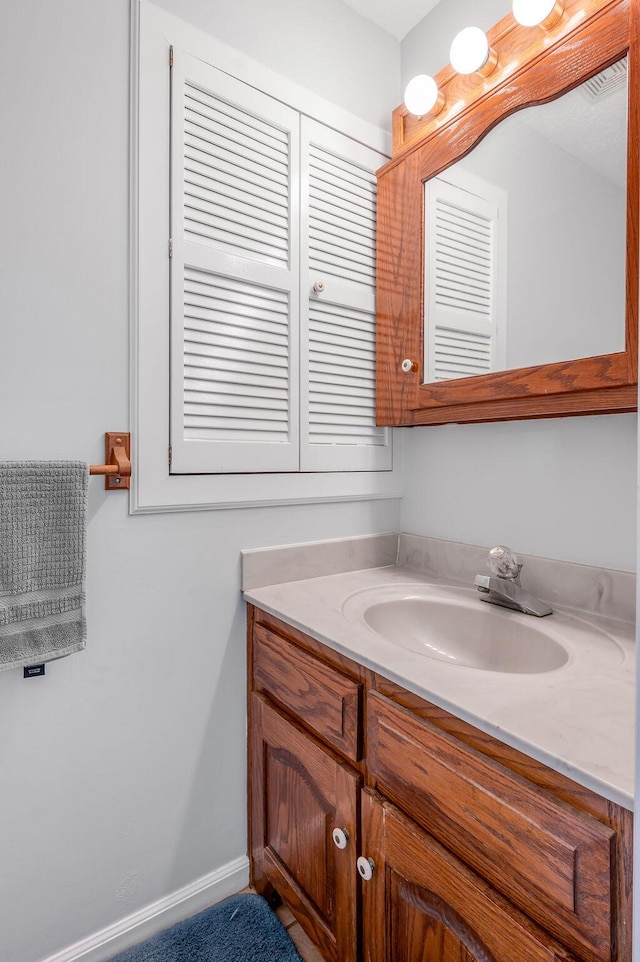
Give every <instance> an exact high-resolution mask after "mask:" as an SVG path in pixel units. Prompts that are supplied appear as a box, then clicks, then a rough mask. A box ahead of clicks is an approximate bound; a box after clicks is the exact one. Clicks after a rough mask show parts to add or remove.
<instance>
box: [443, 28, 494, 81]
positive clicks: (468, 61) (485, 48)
mask: <svg viewBox="0 0 640 962" xmlns="http://www.w3.org/2000/svg"><path fill="white" fill-rule="evenodd" d="M449 58H450V60H451V66H452V67H453V69H454V70H455V71H457V73H461V74H469V73H481V74H483V75H484V76H485V77H486V76H488V75H489V74H490V73H491V72H492V70H493V69H494V68H495V66H496V64H497V62H498V55H497V54H496V52H495V50H492V49H491V47H490V46H489V41H488V40H487V35H486V34H485V32H484V31H483V30H481V29H480V27H465V28H464V30H461V31H460V33H459V34H457V36H455V37H454V38H453V43H452V44H451V50H450V51H449Z"/></svg>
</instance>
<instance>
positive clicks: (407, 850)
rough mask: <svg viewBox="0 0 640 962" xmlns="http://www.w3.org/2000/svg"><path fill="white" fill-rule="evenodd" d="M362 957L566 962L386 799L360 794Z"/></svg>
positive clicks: (374, 960) (403, 961)
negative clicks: (367, 863) (367, 868)
mask: <svg viewBox="0 0 640 962" xmlns="http://www.w3.org/2000/svg"><path fill="white" fill-rule="evenodd" d="M362 851H363V856H365V857H366V858H370V859H373V862H374V865H375V868H374V871H373V875H372V877H371V879H370V881H366V882H364V883H363V903H362V904H363V949H364V952H363V958H364V960H365V962H524V960H527V962H560V960H562V962H568V960H569V959H573V956H571V955H570V954H569V953H568V952H567V951H566V950H565V949H563V948H562V947H561V946H559V945H557V944H556V943H554V942H553V941H552V940H551V939H550V938H549V937H548V936H547V935H545V934H544V933H543V932H542V931H541V930H539V929H538V928H537V926H536V925H535V924H534V923H533V922H531V921H530V920H529V919H528V918H527V917H526V916H525V915H523V914H522V913H521V912H519V911H518V910H517V909H515V908H514V907H513V906H511V905H510V904H509V903H508V902H507V901H506V900H505V899H503V898H502V896H500V895H498V893H497V892H495V891H494V890H493V889H492V888H491V887H490V886H489V885H487V884H486V883H485V882H483V881H482V879H480V878H479V876H476V875H475V874H474V873H473V872H471V871H470V870H469V869H468V868H467V867H466V866H464V865H463V864H462V862H459V861H458V860H457V859H456V858H455V856H453V855H452V854H451V853H450V852H448V851H447V849H445V848H443V847H442V846H441V845H440V844H439V843H438V842H436V841H435V839H433V838H431V836H429V835H427V834H426V833H425V832H422V831H421V830H420V829H418V828H417V827H416V826H415V825H414V824H413V823H412V822H410V821H409V820H408V819H406V818H405V817H404V816H403V815H401V813H400V812H398V811H397V809H394V808H393V806H392V805H390V804H389V803H388V802H382V801H381V800H380V799H379V797H378V796H374V795H373V794H371V793H369V792H368V791H367V792H363V793H362Z"/></svg>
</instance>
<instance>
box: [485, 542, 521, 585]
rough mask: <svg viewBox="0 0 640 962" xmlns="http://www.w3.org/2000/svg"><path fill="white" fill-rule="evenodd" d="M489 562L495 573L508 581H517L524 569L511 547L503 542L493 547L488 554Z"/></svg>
mask: <svg viewBox="0 0 640 962" xmlns="http://www.w3.org/2000/svg"><path fill="white" fill-rule="evenodd" d="M487 564H488V566H489V568H490V569H491V571H493V573H494V575H497V576H498V578H506V579H507V580H508V581H515V580H516V578H517V577H518V575H519V574H520V571H521V569H522V565H521V564H519V563H518V559H517V557H516V556H515V555H514V554H513V553H512V551H511V548H507V547H506V546H505V545H501V544H499V545H496V546H495V548H492V549H491V551H490V552H489V554H488V555H487Z"/></svg>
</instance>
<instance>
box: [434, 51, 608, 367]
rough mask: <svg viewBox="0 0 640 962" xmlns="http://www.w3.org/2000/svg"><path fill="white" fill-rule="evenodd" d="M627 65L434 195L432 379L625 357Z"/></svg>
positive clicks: (462, 163) (504, 127)
mask: <svg viewBox="0 0 640 962" xmlns="http://www.w3.org/2000/svg"><path fill="white" fill-rule="evenodd" d="M626 174H627V58H626V57H624V58H622V59H620V60H619V61H617V62H616V63H614V64H612V65H610V66H609V67H607V68H606V69H605V70H603V71H600V72H599V73H598V74H597V75H595V76H594V77H591V78H589V79H588V80H586V81H585V82H584V83H582V84H580V85H579V86H578V87H576V88H575V89H573V90H571V91H569V92H568V93H565V94H564V95H563V96H561V97H559V98H557V99H555V100H552V101H549V102H548V103H545V104H538V105H535V106H532V107H527V108H525V109H523V110H520V111H518V112H517V113H515V114H512V115H511V116H509V117H507V118H506V119H504V120H502V121H501V122H500V123H499V124H498V125H496V126H495V127H494V128H493V129H492V130H490V131H489V133H488V134H487V136H486V137H484V139H483V140H481V141H480V143H479V144H478V145H477V146H475V147H474V149H473V150H472V151H470V152H469V153H468V154H467V155H466V156H465V157H463V158H462V159H461V160H459V161H457V162H456V163H455V164H453V165H452V166H451V167H449V168H448V169H447V170H445V171H444V172H443V173H441V174H440V175H439V176H437V177H435V178H432V179H431V180H428V181H427V182H426V183H425V185H424V191H425V198H424V211H425V226H424V242H425V254H424V271H425V277H424V292H425V299H424V319H425V336H424V352H425V356H424V364H423V370H424V379H425V381H427V382H435V381H442V380H453V379H456V378H461V377H473V376H478V375H481V374H487V373H490V372H493V371H503V370H511V369H514V368H521V367H527V366H532V365H540V364H550V363H554V362H559V361H567V360H573V359H576V358H582V357H592V356H595V355H599V354H613V353H616V352H620V351H624V348H625V250H626Z"/></svg>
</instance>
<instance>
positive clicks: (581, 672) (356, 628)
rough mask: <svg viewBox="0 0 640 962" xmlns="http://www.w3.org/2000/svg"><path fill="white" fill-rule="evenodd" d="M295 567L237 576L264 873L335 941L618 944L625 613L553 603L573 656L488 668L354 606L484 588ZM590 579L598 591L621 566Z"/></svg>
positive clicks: (327, 941)
mask: <svg viewBox="0 0 640 962" xmlns="http://www.w3.org/2000/svg"><path fill="white" fill-rule="evenodd" d="M403 537H404V536H403ZM416 540H418V541H429V542H431V544H430V550H431V553H432V557H433V555H434V551H435V552H436V553H437V545H436V546H435V548H434V544H435V542H433V541H432V539H416ZM443 544H445V545H446V543H443ZM405 547H406V546H405ZM473 550H476V549H473ZM470 564H471V566H473V561H472V562H470ZM552 564H556V563H552ZM581 567H582V566H567V568H571V569H574V568H575V569H579V568H581ZM593 570H594V571H596V569H593ZM583 571H585V572H588V571H589V569H586V568H585V569H583ZM579 574H581V573H579ZM300 577H302V578H304V580H300V581H297V582H295V581H289V582H287V583H284V584H279V585H278V584H272V585H270V586H269V585H265V586H263V587H256V588H251V587H250V588H248V589H246V590H245V597H246V598H247V600H248V601H249V605H248V641H249V648H248V652H249V736H250V737H249V742H250V747H249V766H250V777H249V786H250V816H249V824H250V856H251V875H252V884H253V885H254V886H255V887H256V888H257V890H258V891H260V892H262V893H264V894H265V895H267V896H269V895H271V894H272V893H274V892H275V893H277V895H278V896H279V897H280V898H282V899H283V900H284V901H285V902H286V903H287V904H288V905H289V907H290V908H291V910H292V911H293V913H294V915H295V916H296V918H297V919H298V921H299V922H300V924H301V925H302V926H303V928H304V929H305V931H306V932H307V934H308V935H309V936H310V938H311V939H312V940H313V941H314V943H315V944H316V945H317V946H318V948H319V949H320V951H321V952H322V954H323V955H324V957H325V958H326V959H327V960H330V962H356V960H359V959H363V960H366V962H424V960H426V959H428V960H429V962H445V960H446V962H454V960H455V962H471V960H473V962H488V960H491V962H524V960H535V962H537V960H560V959H562V960H565V962H566V960H569V959H582V960H585V962H587V960H588V962H630V960H631V931H630V929H631V921H630V920H631V853H632V813H631V808H632V795H631V793H632V784H633V746H632V726H633V632H632V629H631V625H629V624H627V623H625V622H622V621H617V620H615V619H613V618H611V617H610V612H606V611H605V613H602V612H601V613H598V614H595V613H590V614H589V616H588V618H586V619H585V618H584V617H583V614H584V613H579V612H575V611H574V612H571V611H568V610H565V611H562V610H559V609H557V608H556V610H555V611H554V615H553V616H551V617H550V618H548V619H544V622H545V623H548V624H549V628H548V629H544V630H545V632H546V631H551V632H552V633H553V632H556V633H558V632H559V634H558V635H557V637H560V638H562V637H563V636H564V638H565V639H568V640H567V646H566V652H567V659H566V661H565V662H563V663H562V664H561V665H560V666H559V667H558V666H557V667H550V666H549V665H548V664H542V663H536V662H535V661H534V662H533V663H532V665H529V667H527V666H526V663H525V662H521V663H519V665H515V664H514V665H513V666H512V667H511V668H508V667H507V668H506V669H505V670H498V671H496V670H493V669H492V668H491V667H490V666H489V664H488V663H487V664H486V665H484V667H480V668H478V667H471V666H470V664H469V663H466V662H465V661H464V656H463V659H462V662H461V663H460V662H458V663H456V664H453V663H451V661H450V662H449V663H447V659H446V657H444V658H442V657H439V656H438V653H437V652H436V653H435V655H433V656H431V655H429V656H425V655H424V654H418V653H417V648H416V646H415V645H414V649H415V650H413V651H412V650H408V649H406V648H403V647H402V646H400V645H398V644H397V643H395V642H393V641H392V640H390V638H389V637H388V636H385V628H384V626H382V627H381V626H380V625H379V624H378V630H374V629H372V628H371V627H370V626H369V625H367V623H366V612H367V611H369V610H370V609H371V608H372V607H374V606H375V605H380V604H384V603H385V600H386V601H390V600H393V599H395V600H397V599H399V598H405V599H409V600H411V599H412V600H413V601H415V600H416V599H420V598H422V599H423V600H424V599H425V598H426V600H427V603H432V602H433V599H435V600H436V604H437V603H439V602H438V599H440V600H441V599H442V597H444V598H445V599H446V598H448V597H449V596H448V595H447V591H449V590H450V589H453V590H454V592H455V591H457V592H459V593H460V592H461V593H462V594H461V596H460V597H461V602H459V601H458V600H457V599H454V602H453V617H455V612H456V611H457V610H458V608H457V606H459V605H460V604H461V605H462V609H464V606H465V604H466V603H467V602H470V603H472V604H473V605H476V606H477V608H476V609H475V610H477V613H478V617H479V618H482V617H483V615H484V614H485V613H486V611H485V609H487V608H489V607H493V606H486V605H483V604H482V603H481V602H480V601H479V599H477V597H474V595H475V592H473V590H472V589H469V588H466V587H462V586H461V585H460V583H459V582H458V583H454V582H452V580H451V578H446V577H445V578H443V577H442V575H441V574H438V573H434V572H431V573H428V572H427V571H425V570H417V569H416V568H412V567H411V566H406V565H405V566H401V567H398V566H394V565H389V566H382V567H378V568H371V569H368V570H361V571H346V572H343V573H341V574H335V575H330V576H322V575H321V576H319V577H311V578H309V577H307V578H305V576H304V573H302V574H301V575H300ZM596 577H597V575H596ZM629 577H631V576H629ZM535 580H536V572H535V571H532V573H531V581H530V586H531V587H533V586H534V584H535ZM531 582H533V584H532V583H531ZM598 584H599V588H596V591H595V593H596V594H599V598H600V601H599V603H600V605H601V608H602V609H603V611H604V609H606V607H607V604H609V603H612V602H614V601H615V600H617V599H614V597H613V596H614V595H616V593H617V594H618V595H619V594H620V586H619V585H617V586H615V585H614V586H613V587H612V585H610V584H607V583H606V575H605V576H604V577H603V578H602V577H601V578H600V579H599V582H598ZM563 587H564V588H566V587H567V585H566V584H564V585H563ZM577 590H580V591H583V590H585V589H584V585H583V586H581V587H580V588H579V589H577ZM625 590H626V589H625ZM443 591H444V595H443V594H442V592H443ZM587 594H589V592H588V591H587ZM363 599H364V601H363ZM547 599H548V600H551V601H553V599H551V598H549V596H548V595H547ZM630 601H631V599H629V602H630ZM445 603H448V602H445ZM555 607H556V606H555V605H554V608H555ZM630 609H631V605H630V604H629V606H628V610H630ZM448 610H451V609H448ZM313 612H315V615H314V614H313ZM363 612H364V613H365V618H364V619H363V618H362V617H361V615H362V613H363ZM495 614H496V615H497V617H499V618H500V617H505V618H506V619H516V622H515V625H516V627H517V625H518V624H519V623H522V624H523V626H524V627H525V628H528V627H533V628H536V627H538V628H539V630H541V631H542V628H540V626H539V625H533V626H530V623H531V622H539V621H542V619H535V618H532V617H531V616H527V615H521V614H518V613H515V612H508V611H506V610H504V609H503V610H497V611H496V612H495ZM447 617H449V616H448V615H447ZM463 617H464V616H463ZM492 617H493V613H492ZM554 619H555V623H554ZM552 625H554V627H551V626H552ZM574 629H575V632H574ZM583 629H584V631H585V632H586V634H584V636H582V635H581V634H580V632H581V631H582V630H583ZM594 631H595V634H593V635H592V634H591V633H592V632H594ZM466 633H467V634H469V628H467V629H466ZM599 633H601V634H602V636H603V638H605V637H606V639H607V642H606V643H604V645H603V646H602V647H601V646H600V644H599V642H598V638H597V635H598V634H599ZM609 643H611V644H612V645H613V648H609V647H608V645H609ZM528 644H529V647H530V646H531V639H529V641H528ZM481 647H482V645H481ZM444 648H445V655H446V645H445V646H444ZM614 649H615V650H614ZM585 659H586V660H585ZM594 659H595V660H594ZM500 667H501V668H504V665H500ZM578 736H579V737H578Z"/></svg>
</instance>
